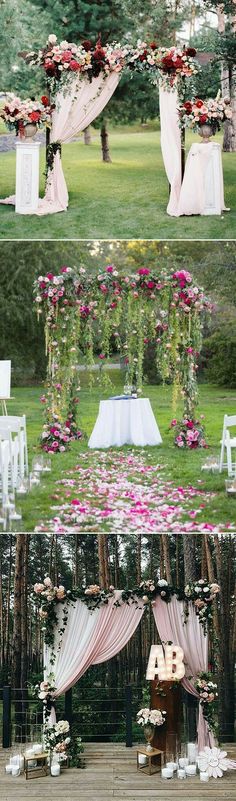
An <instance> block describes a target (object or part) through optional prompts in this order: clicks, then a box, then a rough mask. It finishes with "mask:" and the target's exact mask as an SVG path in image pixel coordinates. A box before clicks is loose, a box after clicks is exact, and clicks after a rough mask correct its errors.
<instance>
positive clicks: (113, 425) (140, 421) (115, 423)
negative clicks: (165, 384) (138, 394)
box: [88, 398, 162, 448]
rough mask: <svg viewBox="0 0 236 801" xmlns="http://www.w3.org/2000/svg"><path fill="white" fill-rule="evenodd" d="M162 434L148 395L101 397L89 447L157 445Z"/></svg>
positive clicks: (160, 441)
mask: <svg viewBox="0 0 236 801" xmlns="http://www.w3.org/2000/svg"><path fill="white" fill-rule="evenodd" d="M161 443H162V438H161V435H160V431H159V428H158V425H157V423H156V420H155V417H154V414H153V411H152V407H151V404H150V401H149V399H148V398H128V399H124V398H121V399H117V400H115V399H112V398H111V399H110V400H104V401H100V405H99V414H98V417H97V420H96V423H95V426H94V429H93V432H92V434H91V437H90V439H89V442H88V446H89V448H110V447H112V446H116V447H121V446H122V445H138V446H141V447H142V446H144V445H160V444H161Z"/></svg>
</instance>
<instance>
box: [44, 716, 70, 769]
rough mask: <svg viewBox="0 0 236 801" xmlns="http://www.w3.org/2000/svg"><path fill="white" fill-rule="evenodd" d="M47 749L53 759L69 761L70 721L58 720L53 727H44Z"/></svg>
mask: <svg viewBox="0 0 236 801" xmlns="http://www.w3.org/2000/svg"><path fill="white" fill-rule="evenodd" d="M44 740H45V747H46V749H47V750H48V751H50V754H51V757H52V758H53V756H54V755H55V756H57V758H58V761H59V762H63V761H64V760H66V759H68V757H69V753H70V743H71V737H70V724H69V723H68V720H58V721H57V723H55V724H54V725H53V726H51V725H50V724H49V723H48V724H47V725H46V726H45V727H44Z"/></svg>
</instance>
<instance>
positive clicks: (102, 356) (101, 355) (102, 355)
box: [98, 353, 106, 360]
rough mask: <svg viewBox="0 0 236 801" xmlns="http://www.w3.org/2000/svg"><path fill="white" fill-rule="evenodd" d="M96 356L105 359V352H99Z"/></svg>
mask: <svg viewBox="0 0 236 801" xmlns="http://www.w3.org/2000/svg"><path fill="white" fill-rule="evenodd" d="M98 358H99V359H101V360H103V359H105V358H106V356H105V354H104V353H99V357H98Z"/></svg>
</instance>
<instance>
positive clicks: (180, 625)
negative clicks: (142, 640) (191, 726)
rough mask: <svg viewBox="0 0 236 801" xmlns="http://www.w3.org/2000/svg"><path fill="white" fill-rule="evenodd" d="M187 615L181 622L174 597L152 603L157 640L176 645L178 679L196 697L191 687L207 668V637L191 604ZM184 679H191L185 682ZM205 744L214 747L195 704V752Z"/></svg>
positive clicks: (180, 606) (181, 608) (179, 604)
mask: <svg viewBox="0 0 236 801" xmlns="http://www.w3.org/2000/svg"><path fill="white" fill-rule="evenodd" d="M188 613H189V614H188V618H187V621H186V622H185V609H184V603H183V602H182V601H178V600H177V598H176V596H173V598H172V599H171V601H170V602H169V603H165V602H164V601H163V600H162V599H161V598H160V597H158V598H156V600H155V602H154V604H153V614H154V618H155V623H156V627H157V630H158V633H159V636H160V639H161V640H162V641H163V642H167V641H168V640H170V641H171V642H173V643H175V644H178V645H180V647H181V648H182V649H183V652H184V664H185V671H186V675H185V676H184V678H183V679H182V684H183V687H184V688H185V689H186V690H187V692H189V693H191V695H194V696H195V697H196V698H199V693H198V691H197V690H196V688H195V687H194V683H195V681H196V679H197V678H198V674H199V673H202V672H205V671H207V669H208V636H207V634H204V630H203V627H202V625H201V623H200V621H199V618H198V616H197V615H196V611H195V607H194V605H193V604H192V603H189V604H188ZM188 676H191V677H192V678H191V679H189V678H188ZM206 745H209V746H210V747H212V746H213V745H214V737H213V735H212V733H211V732H210V731H209V727H208V724H207V721H206V720H205V718H204V717H203V712H202V707H201V704H199V718H198V748H199V751H200V750H201V749H202V748H204V746H206Z"/></svg>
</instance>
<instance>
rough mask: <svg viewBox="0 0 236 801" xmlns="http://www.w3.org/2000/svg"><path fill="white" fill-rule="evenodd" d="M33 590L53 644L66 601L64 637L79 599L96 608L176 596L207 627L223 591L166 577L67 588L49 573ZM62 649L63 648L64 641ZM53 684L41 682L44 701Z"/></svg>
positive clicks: (61, 628)
mask: <svg viewBox="0 0 236 801" xmlns="http://www.w3.org/2000/svg"><path fill="white" fill-rule="evenodd" d="M33 589H34V600H35V601H36V608H37V610H38V615H39V618H40V621H41V623H42V630H43V632H44V638H45V643H46V644H47V645H53V642H54V628H55V626H58V618H57V608H58V605H60V604H63V619H62V623H61V624H60V629H59V635H60V636H62V634H63V633H64V631H65V627H66V624H67V618H68V608H69V605H70V604H71V603H74V602H75V601H76V600H77V599H79V600H81V601H82V602H83V603H85V604H86V605H87V606H88V609H90V610H91V611H93V610H94V609H97V608H99V607H100V606H103V605H104V604H107V603H108V602H109V599H113V602H114V607H119V606H120V605H121V604H122V603H126V604H133V603H135V604H136V605H137V606H138V604H139V602H140V600H142V601H143V603H144V604H145V605H146V604H149V603H152V602H153V601H154V600H155V598H156V597H158V596H160V598H161V599H162V600H163V601H164V602H165V603H169V602H170V600H171V598H172V596H173V595H176V597H177V598H178V600H180V601H184V602H185V606H186V611H185V619H186V620H187V617H188V604H189V603H190V602H192V603H193V604H194V607H195V611H196V614H197V615H198V616H199V620H200V623H202V625H203V627H204V629H206V628H207V625H208V624H210V623H211V621H212V615H211V605H212V601H213V600H214V598H215V597H216V595H217V594H218V593H219V591H220V588H219V585H218V584H210V585H209V584H207V581H204V580H203V579H199V581H198V582H195V583H193V584H187V585H186V587H185V588H184V590H181V589H179V588H176V587H172V586H171V585H170V584H168V581H166V579H158V580H157V581H153V580H152V579H146V580H144V581H141V582H140V584H139V585H138V586H137V587H134V588H132V589H128V588H127V589H125V590H115V587H114V586H113V585H110V587H109V589H108V590H105V589H102V588H101V587H100V586H99V584H90V585H89V586H88V587H85V588H76V589H73V590H72V591H70V590H66V589H65V587H64V585H59V586H58V587H54V586H53V583H52V581H51V579H50V578H49V576H46V578H45V579H44V581H43V582H36V584H35V585H34V588H33ZM58 648H60V643H59V645H58ZM52 664H53V658H52ZM50 684H51V683H50V682H49V685H48V683H46V685H47V686H44V685H42V686H41V685H40V693H45V698H44V697H43V696H39V697H41V699H42V700H47V696H48V694H49V696H51V691H53V688H52V687H51V686H50Z"/></svg>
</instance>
